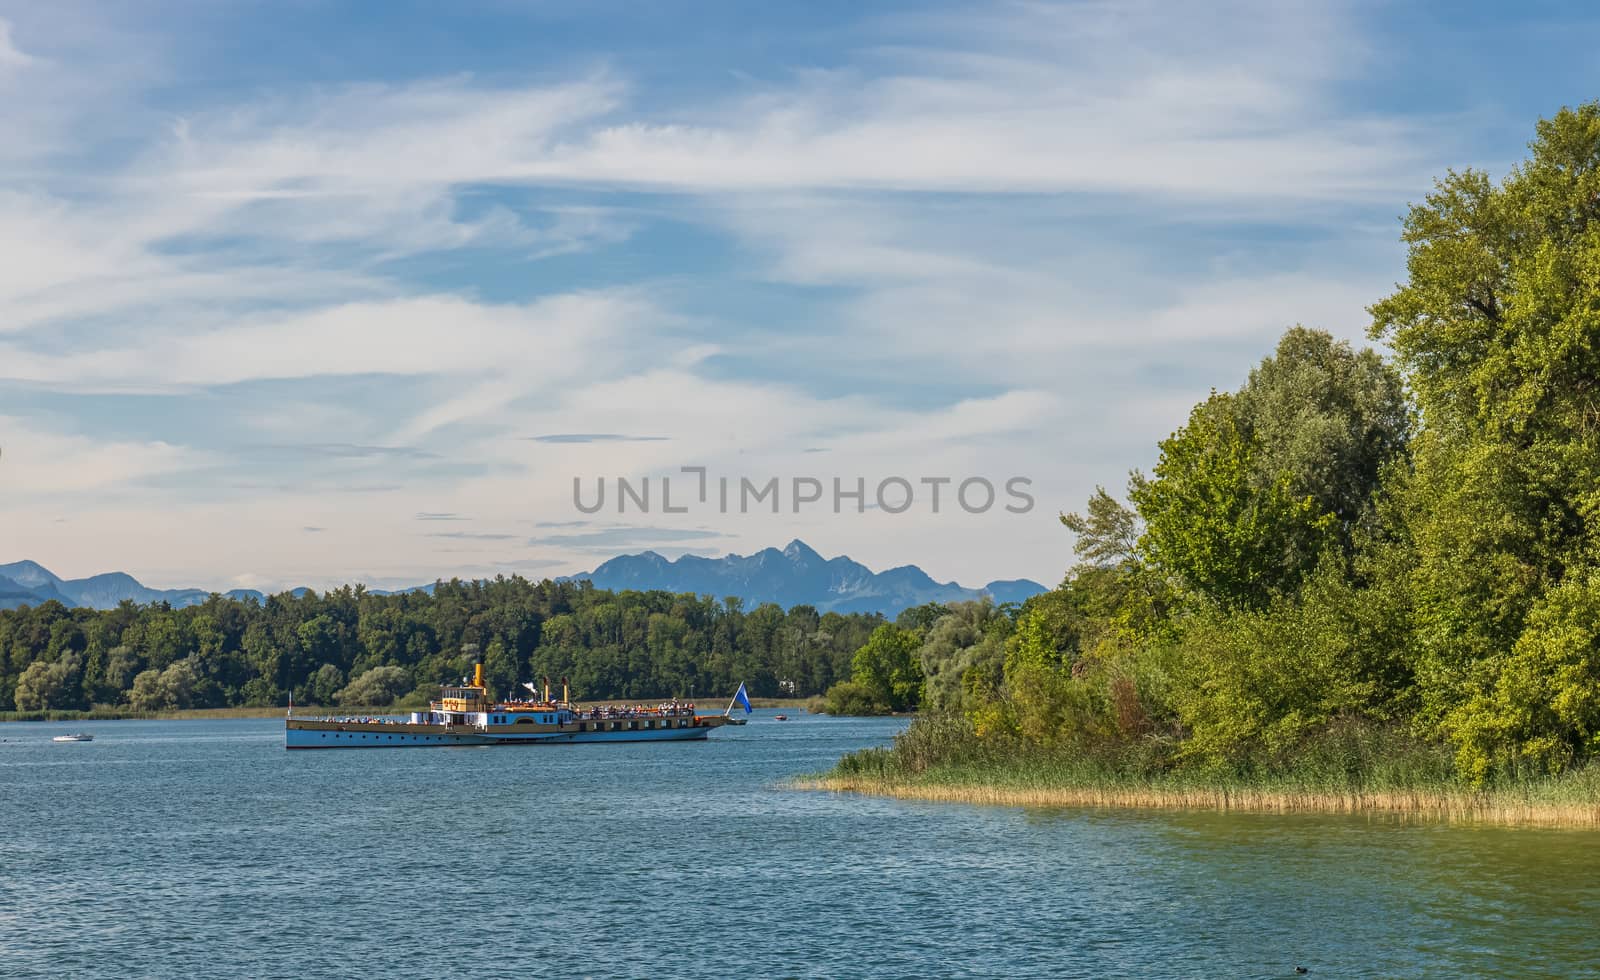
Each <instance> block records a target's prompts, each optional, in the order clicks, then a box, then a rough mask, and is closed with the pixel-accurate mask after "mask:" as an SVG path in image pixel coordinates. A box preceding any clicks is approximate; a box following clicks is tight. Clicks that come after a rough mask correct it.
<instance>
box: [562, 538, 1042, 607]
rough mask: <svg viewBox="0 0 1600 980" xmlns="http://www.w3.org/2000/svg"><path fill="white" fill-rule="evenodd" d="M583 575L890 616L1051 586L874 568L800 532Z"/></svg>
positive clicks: (617, 585) (1000, 599) (602, 581)
mask: <svg viewBox="0 0 1600 980" xmlns="http://www.w3.org/2000/svg"><path fill="white" fill-rule="evenodd" d="M583 579H588V580H589V581H591V582H593V583H594V585H595V588H597V589H612V590H618V589H637V590H639V591H648V590H650V589H665V590H666V591H668V592H695V593H709V594H710V595H714V596H718V597H721V596H738V597H740V598H741V599H743V600H745V602H746V603H747V604H750V605H756V604H759V603H763V602H776V603H777V604H778V605H780V606H783V607H784V608H785V609H787V608H790V607H792V606H798V605H810V606H815V607H816V608H817V610H818V611H819V612H881V613H884V614H885V615H888V616H894V615H896V614H898V613H899V612H900V611H901V610H903V609H908V608H910V607H911V606H920V605H922V604H923V603H926V602H940V603H943V602H960V601H962V600H967V599H977V598H979V597H980V596H983V595H987V596H989V597H990V598H992V599H993V600H994V601H995V602H997V603H1006V602H1021V601H1023V600H1024V599H1027V598H1028V597H1029V596H1035V595H1038V594H1039V593H1041V592H1044V591H1047V590H1046V589H1045V587H1044V586H1042V585H1040V584H1039V583H1038V582H1035V581H1032V580H1031V579H1025V578H1024V579H1006V580H1000V581H995V582H990V583H989V584H988V585H985V586H984V587H983V588H981V589H969V588H965V587H963V586H960V585H957V584H956V583H954V582H936V581H934V580H933V578H932V577H930V576H929V575H928V573H927V572H924V571H923V570H922V569H920V568H918V567H917V566H915V565H901V566H899V567H898V568H891V569H888V570H887V571H882V572H874V571H873V570H872V569H870V568H868V567H867V566H865V565H863V564H861V563H860V562H856V561H852V560H851V559H849V558H846V557H844V556H842V555H841V556H839V557H837V558H824V557H822V556H821V555H819V554H817V553H816V552H815V551H813V550H812V549H811V547H810V546H809V545H807V544H806V543H805V542H804V541H800V540H798V539H796V540H794V541H791V542H789V545H788V547H786V548H784V549H783V550H782V551H779V550H778V549H777V548H766V549H764V550H762V551H758V552H756V553H755V554H753V555H749V556H743V555H724V556H723V557H721V558H701V557H699V556H697V555H684V556H683V557H681V558H678V559H675V560H669V559H667V558H663V557H662V556H661V555H658V554H656V553H655V552H653V551H646V552H644V553H643V554H639V555H622V556H621V557H618V558H613V559H611V560H610V561H607V562H605V563H604V564H602V565H600V566H599V567H598V568H596V569H595V570H594V571H592V572H584V573H582V574H580V575H573V576H569V577H568V578H567V579H566V581H580V580H583Z"/></svg>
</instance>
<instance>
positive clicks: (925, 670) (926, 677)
mask: <svg viewBox="0 0 1600 980" xmlns="http://www.w3.org/2000/svg"><path fill="white" fill-rule="evenodd" d="M1011 629H1012V624H1011V620H1010V619H1009V618H1008V617H1007V616H1006V615H1005V614H1004V613H1002V612H1001V611H1000V610H998V609H996V608H995V606H994V604H993V603H991V602H989V601H988V600H987V599H984V600H981V601H978V602H958V603H952V604H951V605H950V606H948V607H947V608H946V611H945V614H944V615H943V616H941V617H940V618H939V619H938V621H937V622H935V623H934V624H933V626H932V627H931V628H930V629H929V630H928V635H927V638H926V639H924V640H923V642H922V646H921V647H919V648H918V650H917V661H918V663H919V664H920V666H921V668H922V675H923V682H922V699H921V700H922V705H923V706H924V707H925V708H929V709H932V710H934V711H945V712H957V713H959V712H961V711H963V710H965V708H966V707H967V706H968V705H969V704H971V703H973V702H974V701H975V700H979V699H981V698H982V697H983V696H984V695H986V694H987V693H989V692H992V691H994V690H995V689H997V688H998V687H999V686H1000V680H1001V675H1002V668H1003V665H1004V663H1005V656H1006V640H1007V638H1008V637H1009V636H1010V633H1011Z"/></svg>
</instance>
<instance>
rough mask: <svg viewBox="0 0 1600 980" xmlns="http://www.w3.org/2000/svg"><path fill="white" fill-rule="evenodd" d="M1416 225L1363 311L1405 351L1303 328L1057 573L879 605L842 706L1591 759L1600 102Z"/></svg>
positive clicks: (1302, 748)
mask: <svg viewBox="0 0 1600 980" xmlns="http://www.w3.org/2000/svg"><path fill="white" fill-rule="evenodd" d="M1402 239H1403V241H1404V243H1405V244H1406V246H1407V249H1408V255H1407V262H1406V272H1407V276H1406V281H1404V282H1402V283H1400V284H1398V285H1397V287H1396V289H1395V291H1394V292H1393V293H1392V294H1391V295H1389V296H1387V297H1384V298H1382V299H1380V300H1379V301H1378V302H1376V303H1375V304H1374V305H1373V306H1371V307H1370V308H1369V313H1370V315H1371V321H1370V329H1369V337H1370V338H1371V339H1372V340H1375V341H1382V342H1384V343H1386V344H1387V345H1388V347H1389V349H1390V351H1391V353H1390V355H1389V356H1383V355H1380V354H1379V353H1377V352H1375V351H1373V350H1366V349H1362V350H1357V349H1355V348H1353V347H1352V345H1350V344H1348V343H1344V342H1339V341H1336V340H1335V339H1334V338H1333V337H1332V336H1330V335H1329V334H1327V333H1325V332H1322V331H1318V330H1311V329H1306V328H1303V327H1295V328H1293V329H1290V330H1289V331H1288V332H1287V333H1285V334H1284V335H1283V337H1282V339H1281V340H1280V341H1279V343H1278V344H1277V347H1276V349H1275V350H1274V351H1273V353H1272V354H1271V355H1269V356H1268V357H1266V358H1265V359H1264V360H1262V361H1261V362H1260V363H1259V364H1257V365H1256V366H1255V367H1254V369H1253V370H1251V371H1250V372H1249V374H1248V376H1247V377H1245V378H1244V380H1243V382H1242V384H1240V385H1239V387H1237V388H1236V389H1233V390H1229V391H1220V392H1219V391H1214V392H1213V393H1212V394H1211V395H1210V396H1209V397H1208V398H1206V399H1205V400H1204V401H1202V402H1200V403H1199V404H1198V405H1196V406H1195V407H1194V409H1193V411H1191V412H1190V414H1189V417H1188V419H1187V420H1186V421H1185V422H1184V424H1183V425H1182V426H1180V427H1179V428H1178V429H1177V430H1176V431H1175V432H1173V433H1172V434H1171V435H1170V436H1169V437H1167V438H1166V439H1164V440H1162V441H1161V443H1160V455H1159V460H1158V462H1156V464H1155V465H1154V467H1153V469H1152V470H1151V472H1149V473H1140V472H1134V473H1132V474H1131V475H1130V477H1129V479H1128V481H1127V485H1126V488H1125V492H1124V493H1122V494H1116V495H1114V494H1112V493H1109V492H1107V491H1106V490H1104V489H1103V488H1102V489H1099V490H1098V491H1097V492H1096V493H1095V494H1094V496H1093V497H1092V498H1091V499H1090V500H1089V501H1088V503H1087V506H1086V507H1085V508H1084V509H1083V510H1082V511H1080V512H1078V513H1073V514H1064V515H1062V518H1061V519H1062V522H1063V523H1064V524H1065V525H1066V526H1067V527H1068V528H1069V529H1070V530H1071V531H1072V532H1073V533H1074V535H1075V545H1074V548H1075V551H1076V554H1077V558H1078V564H1077V565H1076V566H1075V567H1073V568H1072V569H1071V571H1070V572H1069V573H1068V574H1067V576H1066V578H1065V580H1064V581H1063V582H1062V584H1061V585H1060V587H1059V588H1057V589H1055V590H1053V591H1051V592H1049V593H1046V594H1044V595H1041V596H1038V597H1036V598H1034V599H1030V600H1029V601H1028V602H1027V603H1026V604H1024V606H1023V607H1022V609H1021V610H1019V611H1017V614H1016V615H1015V616H1001V615H997V614H996V613H995V611H993V610H989V609H986V608H984V607H981V606H979V607H964V608H956V609H952V610H949V611H947V612H946V613H945V614H943V615H941V616H938V617H932V618H925V620H924V621H922V622H912V621H900V622H896V623H894V624H885V625H884V626H882V627H880V628H879V629H878V630H877V631H875V632H874V633H873V635H872V636H871V638H870V640H869V642H868V644H867V645H866V646H865V647H863V649H862V651H860V652H859V654H858V656H857V657H856V658H855V659H854V660H853V663H852V677H851V679H850V680H849V681H848V682H847V683H845V684H843V685H841V686H839V687H837V688H836V689H835V690H834V691H833V692H831V694H830V701H831V702H832V703H833V705H834V707H835V708H836V709H838V710H887V709H902V708H909V707H916V706H918V705H921V706H924V707H926V708H930V709H932V713H935V714H939V715H942V716H943V717H945V718H946V719H954V720H956V721H957V722H959V725H958V726H957V728H958V729H960V730H962V731H964V732H965V734H964V735H963V736H961V737H960V738H957V739H956V740H955V742H949V743H941V744H949V745H957V743H961V745H957V747H956V748H952V749H950V751H951V752H955V753H957V754H959V752H961V751H966V750H967V749H970V748H971V747H972V746H973V745H977V746H980V747H981V746H988V747H1000V748H1001V749H1003V750H1004V751H1005V752H1011V753H1013V754H1016V753H1027V752H1039V751H1055V752H1061V753H1067V754H1075V755H1078V756H1082V755H1085V754H1094V755H1099V756H1102V757H1105V758H1108V759H1112V760H1113V761H1114V762H1115V764H1116V765H1119V766H1122V767H1124V768H1155V769H1170V768H1173V767H1182V766H1198V767H1223V768H1227V769H1231V770H1234V771H1246V772H1248V771H1254V770H1257V769H1261V768H1262V767H1267V768H1270V767H1272V766H1273V765H1275V764H1276V762H1275V760H1278V761H1281V760H1283V759H1285V758H1288V757H1291V756H1293V755H1294V754H1295V753H1297V752H1300V753H1303V752H1306V751H1310V750H1311V748H1312V747H1314V746H1316V745H1319V744H1324V743H1326V741H1327V740H1328V739H1330V738H1342V739H1346V740H1347V741H1348V740H1350V739H1354V740H1355V741H1357V742H1360V741H1361V740H1362V739H1363V738H1366V737H1367V736H1369V735H1371V734H1372V733H1382V734H1383V735H1384V736H1385V737H1387V738H1391V739H1393V740H1399V741H1403V742H1406V743H1408V744H1413V745H1421V746H1424V747H1430V746H1431V747H1437V748H1438V749H1439V750H1440V751H1442V752H1445V753H1447V754H1448V757H1449V760H1450V763H1449V764H1450V765H1451V767H1452V769H1453V772H1454V774H1455V775H1456V776H1457V777H1458V778H1461V779H1463V780H1466V781H1468V782H1472V783H1477V784H1480V785H1481V784H1483V783H1486V782H1489V781H1493V780H1495V779H1499V778H1523V777H1527V776H1531V775H1538V774H1548V773H1557V772H1561V771H1563V770H1567V769H1570V768H1573V767H1575V766H1580V765H1582V764H1584V763H1586V762H1587V761H1588V760H1590V759H1592V758H1594V757H1595V755H1596V754H1597V753H1600V103H1590V104H1587V105H1584V106H1581V107H1579V108H1577V109H1566V110H1563V111H1561V112H1560V113H1558V114H1557V115H1555V116H1554V117H1553V118H1551V119H1548V120H1544V121H1541V122H1540V123H1539V125H1538V127H1537V133H1536V137H1535V139H1534V140H1533V141H1532V143H1531V144H1530V154H1529V156H1528V158H1527V159H1526V160H1525V161H1524V162H1523V163H1521V164H1520V165H1519V166H1517V167H1515V168H1514V169H1513V170H1512V171H1511V172H1510V173H1509V174H1508V175H1507V176H1506V177H1505V178H1504V179H1503V180H1501V181H1498V182H1495V181H1491V180H1490V178H1489V177H1488V176H1487V175H1485V174H1483V173H1481V172H1478V171H1474V170H1465V171H1460V172H1451V173H1449V174H1448V175H1447V176H1445V177H1444V178H1443V179H1441V180H1439V181H1437V182H1436V185H1435V188H1434V190H1433V192H1432V193H1430V194H1428V195H1427V197H1426V198H1425V200H1424V201H1423V202H1422V203H1419V204H1417V205H1415V206H1413V207H1412V208H1411V209H1410V210H1409V213H1408V214H1407V215H1406V217H1405V218H1404V228H1403V234H1402ZM930 724H931V723H930ZM946 730H948V726H947V728H946ZM930 731H931V729H930ZM923 734H927V732H923ZM963 740H964V741H963ZM912 741H917V744H926V743H929V742H930V740H929V739H922V740H920V741H918V740H916V739H913V740H912ZM906 744H908V745H909V744H911V742H909V741H908V742H907V743H906ZM1363 744H1371V743H1370V740H1369V741H1368V742H1364V743H1363ZM1391 744H1392V743H1391ZM961 746H965V747H964V748H963V747H961ZM935 756H937V753H935ZM934 761H937V759H936V758H935V760H934ZM1370 761H1371V760H1370V759H1369V760H1368V762H1366V763H1359V764H1362V765H1365V764H1369V763H1370ZM1352 764H1357V763H1352Z"/></svg>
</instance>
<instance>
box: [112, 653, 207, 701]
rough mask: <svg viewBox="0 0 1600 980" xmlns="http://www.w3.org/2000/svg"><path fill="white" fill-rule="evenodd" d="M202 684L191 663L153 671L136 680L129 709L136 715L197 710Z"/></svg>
mask: <svg viewBox="0 0 1600 980" xmlns="http://www.w3.org/2000/svg"><path fill="white" fill-rule="evenodd" d="M198 682H199V676H198V674H197V672H196V670H195V668H194V665H193V664H192V663H191V662H190V661H188V660H179V661H175V662H173V663H170V664H168V665H167V667H166V669H164V670H156V669H155V668H153V667H152V668H151V669H149V670H146V671H144V672H143V673H141V674H139V675H138V676H137V677H135V678H134V679H133V690H132V691H130V692H128V706H129V707H131V708H133V709H134V710H135V711H173V710H177V709H181V708H190V707H193V706H194V695H195V687H196V686H197V684H198Z"/></svg>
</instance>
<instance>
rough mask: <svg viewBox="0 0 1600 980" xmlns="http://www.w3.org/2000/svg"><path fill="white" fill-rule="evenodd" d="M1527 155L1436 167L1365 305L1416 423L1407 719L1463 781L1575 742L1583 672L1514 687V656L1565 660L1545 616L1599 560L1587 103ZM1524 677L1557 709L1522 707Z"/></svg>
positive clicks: (1599, 205) (1599, 408)
mask: <svg viewBox="0 0 1600 980" xmlns="http://www.w3.org/2000/svg"><path fill="white" fill-rule="evenodd" d="M1529 149H1530V155H1529V157H1528V159H1527V160H1526V161H1524V162H1523V163H1522V164H1521V165H1519V166H1517V167H1515V168H1514V169H1513V170H1512V171H1511V172H1510V173H1509V174H1508V175H1507V176H1506V177H1505V179H1504V180H1502V181H1501V182H1499V183H1498V184H1497V183H1494V182H1492V181H1491V180H1490V179H1489V177H1488V176H1487V175H1486V174H1483V173H1481V172H1478V171H1473V170H1467V171H1462V172H1454V171H1452V172H1450V173H1449V174H1448V175H1447V176H1446V177H1445V178H1443V179H1442V180H1440V181H1438V182H1437V184H1436V186H1435V189H1434V191H1433V193H1431V194H1429V195H1428V196H1427V198H1426V199H1425V200H1424V202H1423V203H1421V204H1419V205H1416V206H1414V207H1413V208H1411V210H1410V212H1409V213H1408V215H1407V217H1406V219H1405V231H1404V236H1403V238H1404V241H1405V242H1406V244H1407V245H1408V247H1409V251H1408V256H1407V263H1406V268H1407V273H1408V278H1407V281H1406V282H1405V283H1404V284H1402V285H1401V286H1400V288H1399V289H1398V290H1397V291H1396V292H1395V293H1394V294H1392V295H1391V296H1389V297H1388V298H1386V299H1384V300H1383V301H1381V302H1379V303H1377V304H1376V305H1374V306H1373V307H1372V309H1371V312H1372V317H1373V326H1372V333H1373V335H1374V336H1375V337H1382V338H1384V339H1387V340H1388V341H1389V343H1390V344H1391V345H1392V346H1393V348H1394V350H1395V353H1396V355H1397V357H1398V359H1399V361H1400V364H1401V366H1402V367H1403V368H1404V370H1405V374H1406V380H1407V383H1408V384H1409V386H1410V387H1411V389H1412V390H1413V391H1414V392H1415V394H1416V397H1417V401H1418V405H1419V408H1420V412H1421V418H1422V425H1423V430H1422V434H1421V436H1420V437H1419V439H1418V440H1417V442H1416V448H1415V456H1416V473H1415V477H1414V479H1413V481H1412V485H1411V487H1410V491H1409V493H1408V502H1409V508H1408V511H1409V513H1408V520H1409V522H1410V525H1411V529H1412V535H1413V538H1414V541H1415V547H1416V559H1415V562H1414V568H1415V570H1414V573H1413V585H1414V594H1415V603H1416V617H1417V637H1418V642H1417V661H1416V664H1415V670H1416V675H1417V678H1418V682H1419V687H1420V695H1421V701H1422V703H1421V710H1422V720H1423V721H1424V723H1426V724H1427V725H1429V726H1430V727H1431V728H1432V729H1433V730H1435V731H1438V732H1441V733H1444V734H1447V735H1449V736H1450V737H1451V738H1452V739H1454V740H1455V741H1456V744H1457V746H1458V747H1459V749H1460V750H1461V753H1462V764H1463V766H1464V768H1465V769H1467V770H1468V771H1470V772H1471V773H1473V774H1474V775H1477V776H1478V777H1480V778H1483V777H1486V776H1487V775H1488V774H1489V773H1490V772H1492V771H1493V770H1494V769H1495V768H1497V767H1500V766H1511V767H1516V766H1519V765H1522V764H1524V763H1526V762H1527V761H1529V760H1538V764H1539V765H1544V766H1552V767H1555V766H1560V765H1563V764H1565V762H1566V761H1570V760H1572V759H1576V758H1578V757H1579V756H1580V755H1582V754H1584V753H1586V752H1587V751H1589V748H1588V747H1587V745H1588V743H1587V741H1586V738H1587V736H1585V735H1584V734H1583V732H1584V731H1585V725H1586V724H1587V722H1584V721H1583V720H1582V718H1583V717H1584V713H1583V711H1582V710H1579V709H1578V708H1576V707H1573V706H1578V705H1583V704H1587V703H1589V702H1590V701H1591V700H1592V698H1593V697H1594V691H1593V685H1594V684H1596V683H1597V682H1596V680H1595V679H1594V678H1592V677H1591V676H1590V675H1589V674H1588V673H1587V672H1586V671H1585V670H1581V669H1578V670H1569V669H1561V670H1558V671H1557V672H1556V673H1555V674H1554V675H1552V676H1551V677H1550V678H1547V679H1545V680H1544V681H1541V682H1540V684H1537V685H1533V686H1530V679H1531V677H1532V675H1531V674H1529V673H1528V665H1529V664H1530V663H1534V662H1540V661H1543V662H1546V663H1561V662H1565V661H1567V660H1568V659H1569V658H1576V660H1575V661H1574V662H1581V661H1582V659H1583V656H1582V654H1581V653H1580V652H1579V651H1580V650H1581V649H1582V643H1581V641H1579V640H1578V639H1576V638H1575V635H1574V634H1573V633H1572V631H1571V630H1572V627H1570V626H1561V627H1557V626H1555V625H1553V624H1554V623H1557V622H1567V614H1566V613H1564V612H1562V611H1561V610H1570V609H1577V608H1581V607H1582V605H1583V601H1584V600H1583V599H1582V596H1581V594H1580V593H1581V592H1582V590H1584V589H1587V588H1589V587H1590V586H1589V585H1585V584H1583V583H1586V582H1589V581H1591V580H1590V578H1589V575H1588V571H1587V569H1588V568H1590V567H1593V566H1594V565H1595V564H1596V563H1597V561H1600V274H1597V272H1596V270H1597V269H1600V103H1594V102H1591V103H1588V104H1585V105H1583V106H1580V107H1578V108H1577V109H1563V110H1562V111H1561V112H1559V113H1557V114H1556V115H1555V116H1554V117H1553V118H1551V119H1548V120H1544V121H1542V122H1540V123H1539V124H1538V127H1537V133H1536V136H1535V138H1534V140H1533V142H1532V143H1531V144H1530V147H1529ZM1569 583H1572V584H1569ZM1574 590H1577V591H1576V592H1575V591H1574ZM1536 612H1537V616H1535V613H1536ZM1562 651H1565V652H1562ZM1548 685H1554V686H1548ZM1541 686H1542V689H1543V691H1544V694H1543V696H1547V697H1549V698H1551V699H1553V701H1552V703H1559V704H1561V705H1564V706H1568V707H1567V708H1562V709H1557V710H1549V711H1541V710H1533V706H1532V705H1531V704H1530V703H1529V702H1528V701H1527V692H1529V691H1532V690H1534V689H1536V688H1540V687H1541ZM1519 692H1522V693H1519Z"/></svg>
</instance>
